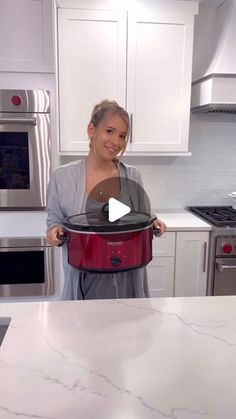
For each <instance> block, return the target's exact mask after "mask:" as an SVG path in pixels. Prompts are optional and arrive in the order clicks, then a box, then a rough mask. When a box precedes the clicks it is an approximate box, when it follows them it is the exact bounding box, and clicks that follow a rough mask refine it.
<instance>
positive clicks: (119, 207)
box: [108, 198, 131, 223]
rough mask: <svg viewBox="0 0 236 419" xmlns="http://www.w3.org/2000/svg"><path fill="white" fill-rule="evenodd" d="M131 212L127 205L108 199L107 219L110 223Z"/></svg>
mask: <svg viewBox="0 0 236 419" xmlns="http://www.w3.org/2000/svg"><path fill="white" fill-rule="evenodd" d="M130 211H131V209H130V207H128V205H125V204H122V202H120V201H118V200H117V199H115V198H110V199H109V201H108V219H109V221H110V222H112V223H113V222H114V221H116V220H118V219H119V218H122V217H124V215H126V214H129V212H130Z"/></svg>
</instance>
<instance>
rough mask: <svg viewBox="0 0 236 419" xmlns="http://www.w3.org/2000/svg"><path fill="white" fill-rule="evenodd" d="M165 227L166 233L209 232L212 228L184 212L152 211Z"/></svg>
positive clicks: (189, 213)
mask: <svg viewBox="0 0 236 419" xmlns="http://www.w3.org/2000/svg"><path fill="white" fill-rule="evenodd" d="M152 212H153V213H154V214H156V215H157V217H158V218H160V219H161V220H162V221H164V223H165V224H166V226H167V231H210V230H212V226H211V225H210V224H208V223H207V222H206V221H203V220H202V219H201V218H199V217H197V216H196V215H194V214H192V213H191V212H188V211H186V210H184V209H183V210H173V209H172V210H171V209H170V210H158V209H154V210H152Z"/></svg>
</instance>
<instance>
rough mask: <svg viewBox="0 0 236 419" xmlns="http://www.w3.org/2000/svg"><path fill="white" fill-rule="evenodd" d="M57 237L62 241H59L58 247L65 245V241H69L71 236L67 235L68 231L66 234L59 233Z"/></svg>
mask: <svg viewBox="0 0 236 419" xmlns="http://www.w3.org/2000/svg"><path fill="white" fill-rule="evenodd" d="M57 239H58V240H60V241H61V243H59V244H58V245H57V247H61V246H63V244H64V243H65V242H68V241H69V237H68V236H67V234H66V233H64V234H57Z"/></svg>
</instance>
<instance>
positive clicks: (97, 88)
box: [58, 9, 127, 153]
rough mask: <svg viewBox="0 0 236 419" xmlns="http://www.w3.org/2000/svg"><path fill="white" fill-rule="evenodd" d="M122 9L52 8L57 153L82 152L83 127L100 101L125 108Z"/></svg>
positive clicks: (84, 149)
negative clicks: (56, 66) (54, 18)
mask: <svg viewBox="0 0 236 419" xmlns="http://www.w3.org/2000/svg"><path fill="white" fill-rule="evenodd" d="M126 18H127V14H126V12H116V11H115V12H110V11H101V10H82V9H81V10H80V9H59V10H58V55H59V106H60V149H61V150H60V151H62V152H63V151H64V152H76V151H77V152H82V153H83V152H84V153H85V152H87V151H88V150H89V146H88V143H89V142H88V137H87V125H88V123H89V121H90V117H91V111H92V109H93V107H94V105H95V104H97V103H98V102H100V101H101V100H103V99H114V100H117V101H118V103H119V104H120V105H121V106H125V87H126V27H127V22H126Z"/></svg>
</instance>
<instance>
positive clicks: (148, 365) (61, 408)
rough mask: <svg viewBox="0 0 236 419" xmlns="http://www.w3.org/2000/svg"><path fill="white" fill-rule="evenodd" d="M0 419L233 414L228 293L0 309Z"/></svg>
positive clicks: (234, 304) (214, 417) (234, 346)
mask: <svg viewBox="0 0 236 419" xmlns="http://www.w3.org/2000/svg"><path fill="white" fill-rule="evenodd" d="M0 316H2V317H8V316H9V317H11V323H10V326H9V328H8V331H7V333H6V336H5V339H4V341H3V344H2V346H1V348H0V418H1V419H13V418H22V419H23V418H27V419H28V418H36V419H161V418H165V419H166V418H171V419H199V418H208V419H210V418H211V419H234V418H235V417H236V398H235V388H236V323H235V319H236V297H235V296H230V297H195V298H166V299H164V298H163V299H162V298H160V299H136V300H132V299H129V300H128V299H127V300H100V301H86V302H85V301H81V302H78V301H75V302H66V301H64V302H40V303H12V304H1V305H0Z"/></svg>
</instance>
